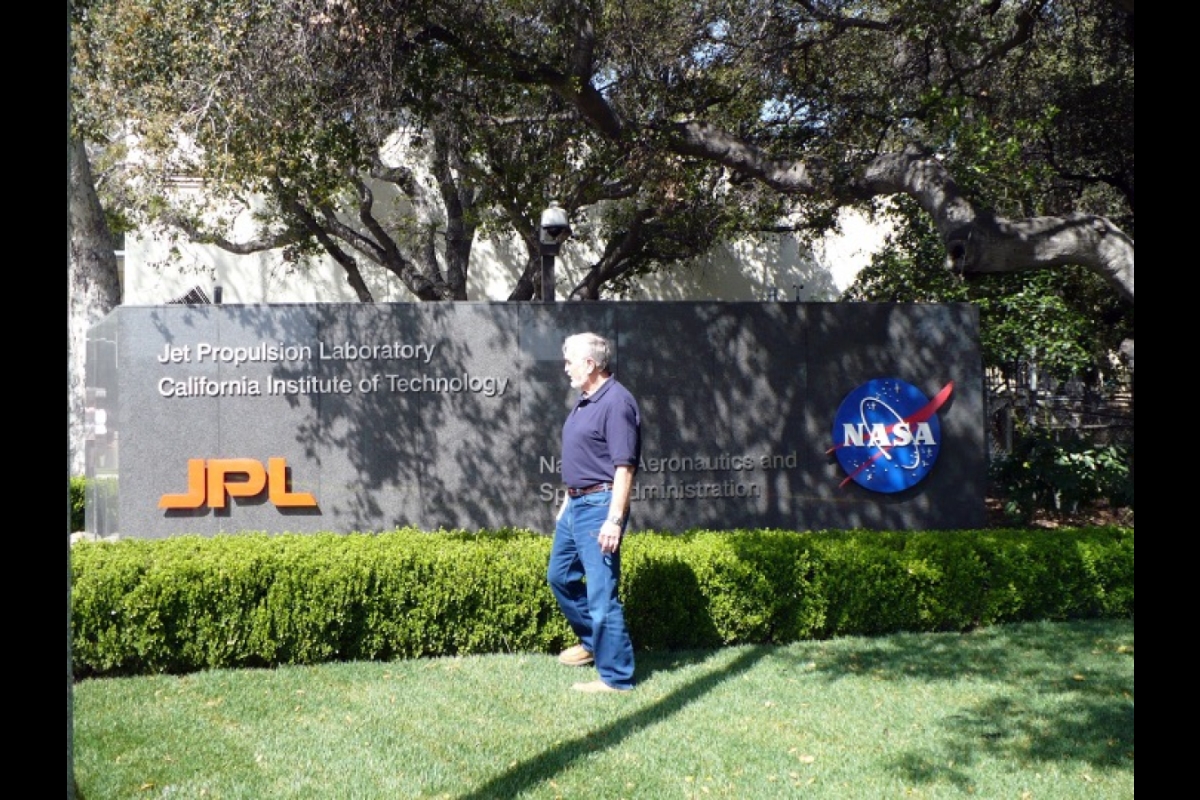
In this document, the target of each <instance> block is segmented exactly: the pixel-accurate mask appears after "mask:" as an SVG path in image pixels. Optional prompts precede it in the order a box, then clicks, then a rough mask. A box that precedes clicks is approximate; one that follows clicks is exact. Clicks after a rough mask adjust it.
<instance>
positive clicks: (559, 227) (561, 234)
mask: <svg viewBox="0 0 1200 800" xmlns="http://www.w3.org/2000/svg"><path fill="white" fill-rule="evenodd" d="M570 237H571V226H570V225H569V224H568V223H567V212H566V211H563V210H562V207H561V206H559V205H558V203H557V202H555V201H554V200H551V201H550V207H549V208H547V209H546V210H545V211H543V212H542V230H541V236H540V239H541V242H542V244H544V245H552V246H557V245H560V244H562V243H563V242H565V241H566V240H567V239H569V238H570Z"/></svg>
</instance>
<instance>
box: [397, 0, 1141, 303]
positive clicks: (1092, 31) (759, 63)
mask: <svg viewBox="0 0 1200 800" xmlns="http://www.w3.org/2000/svg"><path fill="white" fill-rule="evenodd" d="M515 5H516V6H518V7H520V8H522V9H525V10H526V13H527V15H526V16H520V15H517V14H513V13H508V12H509V9H511V8H513V7H514V4H510V3H494V4H482V5H480V4H470V5H469V7H468V6H467V5H459V4H454V3H450V4H442V5H441V6H439V9H438V11H437V12H436V13H435V12H430V18H429V22H427V23H426V24H425V25H424V26H417V25H414V26H412V27H410V30H412V31H413V32H412V34H411V37H410V40H411V41H413V42H416V41H421V40H425V39H433V40H436V41H437V42H439V43H441V44H443V45H445V46H446V47H448V48H451V49H454V50H457V51H458V52H459V53H460V54H464V55H465V54H467V53H470V54H471V56H472V59H471V61H470V64H471V65H472V67H473V68H474V69H475V70H476V71H477V72H478V73H480V74H487V75H491V76H506V77H507V78H508V79H509V80H512V81H515V82H517V83H520V84H524V85H535V86H543V87H547V88H549V89H551V90H552V91H554V92H555V93H556V94H558V96H560V97H561V98H563V100H564V101H565V102H566V103H567V104H569V105H570V106H571V107H572V108H574V109H575V110H576V112H577V113H578V114H579V116H580V118H581V119H583V120H585V121H586V122H587V123H588V124H589V125H590V126H591V127H592V128H593V129H594V130H596V131H598V132H600V133H601V135H603V136H604V137H606V138H608V139H610V140H613V141H621V142H625V143H627V145H628V146H631V147H638V146H645V147H648V148H650V149H651V150H652V151H654V152H669V153H674V154H677V155H682V156H687V157H693V158H698V159H703V160H707V161H710V162H712V163H716V164H720V165H723V166H724V167H726V168H728V169H729V170H730V171H731V172H732V173H733V174H736V175H739V176H744V177H747V178H751V179H754V180H757V181H759V182H761V183H763V184H765V185H767V186H769V187H771V188H773V189H774V190H776V191H778V192H779V193H781V194H783V195H786V196H789V197H802V198H827V199H829V200H830V201H831V202H834V203H847V204H849V203H861V202H866V201H869V200H872V199H875V198H879V197H884V196H891V195H905V196H907V197H910V198H911V199H912V200H913V201H914V202H915V203H916V204H917V205H918V206H919V207H920V208H921V209H922V210H923V211H924V213H925V214H926V215H928V217H929V218H930V220H931V222H932V224H933V226H934V228H935V230H936V231H937V233H938V236H939V238H940V239H941V242H942V245H943V250H944V259H943V263H944V265H945V266H946V267H947V268H949V270H950V271H952V272H954V273H957V274H964V275H970V274H980V273H1015V272H1023V271H1030V270H1043V269H1051V268H1055V269H1057V268H1065V267H1069V266H1081V267H1084V268H1086V269H1088V270H1090V271H1092V272H1094V273H1095V274H1096V275H1098V276H1100V277H1101V278H1103V279H1104V280H1105V281H1106V282H1107V283H1108V284H1109V286H1110V287H1111V288H1112V289H1113V290H1114V291H1115V292H1116V293H1117V294H1118V295H1119V296H1120V297H1121V298H1123V299H1125V300H1128V301H1129V302H1132V301H1133V297H1134V280H1133V277H1134V268H1133V264H1134V259H1133V252H1134V249H1133V239H1132V235H1131V232H1132V223H1133V188H1134V181H1133V147H1132V130H1133V127H1132V126H1133V48H1134V37H1133V20H1134V18H1133V7H1132V3H1113V2H1108V1H1107V0H1059V2H1051V1H1050V0H1030V1H1029V2H1006V1H1005V0H996V1H994V2H986V3H979V2H968V1H961V2H945V1H944V0H928V1H926V0H909V1H908V2H883V1H875V2H870V1H868V2H853V1H852V0H851V1H849V2H829V3H797V2H787V1H786V0H764V1H763V2H746V3H739V4H728V3H724V2H700V3H687V4H682V3H680V4H674V3H672V4H665V5H664V4H662V3H620V4H607V3H578V2H557V3H555V2H552V3H548V4H542V5H540V6H539V7H538V8H540V9H543V10H542V11H541V12H536V11H534V10H533V9H532V8H531V7H527V6H525V5H523V4H515ZM481 8H482V9H483V11H482V12H481V11H480V9H481ZM488 11H490V12H492V15H491V16H488V15H487V13H486V12H488ZM523 22H524V23H527V27H525V28H515V26H517V25H519V24H520V23H523ZM514 28H515V29H514ZM547 30H548V31H552V32H553V33H554V34H555V35H550V36H546V35H539V32H540V31H547ZM1097 132H1103V134H1104V135H1102V136H1097V135H1096V133H1097ZM1100 141H1108V142H1112V144H1111V145H1103V146H1097V145H1096V142H1100ZM991 145H1002V146H1003V147H1004V148H1005V151H1006V153H1007V155H1009V156H1010V157H1011V158H1012V159H1013V160H1016V161H1019V162H1020V164H1021V169H1022V172H1023V173H1026V174H1034V175H1038V176H1040V177H1041V179H1042V184H1041V186H1042V189H1041V191H1040V192H1039V193H1038V195H1037V196H1036V197H1030V196H1029V195H1028V194H1025V195H1020V196H1013V195H1009V194H1007V193H1006V191H1005V188H1006V187H1005V185H1004V181H1003V180H1001V178H1002V177H1003V176H1001V175H1000V174H998V173H992V174H991V175H984V176H978V175H976V172H975V171H976V169H977V167H978V166H980V164H981V163H986V161H987V160H988V159H990V158H991V157H992V154H991V153H990V152H989V151H987V150H986V147H988V146H991ZM981 159H982V160H983V161H982V162H981ZM981 177H982V178H988V180H983V179H980V178H981ZM972 192H974V195H972ZM1119 222H1120V223H1123V224H1124V225H1125V226H1126V228H1128V230H1126V229H1125V228H1123V227H1121V226H1120V225H1119V224H1118V223H1119Z"/></svg>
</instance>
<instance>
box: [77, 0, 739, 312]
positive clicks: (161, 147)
mask: <svg viewBox="0 0 1200 800" xmlns="http://www.w3.org/2000/svg"><path fill="white" fill-rule="evenodd" d="M82 17H83V22H82V23H81V28H82V29H83V30H85V31H86V34H87V35H86V37H84V40H83V42H82V43H81V45H80V46H79V47H78V48H77V49H76V58H77V62H78V66H77V72H78V73H79V74H80V75H81V76H82V80H81V88H80V91H79V94H78V97H79V101H80V102H81V103H82V104H85V106H86V108H87V109H88V111H89V114H90V115H91V119H92V120H93V123H94V124H93V127H94V129H95V130H100V131H102V130H115V129H121V130H123V132H125V134H126V135H127V137H128V139H129V140H131V141H133V142H134V143H135V144H136V148H137V150H136V157H132V154H129V153H122V152H117V153H115V154H116V155H117V156H121V157H123V158H124V165H125V167H124V168H125V170H126V178H125V181H124V183H123V187H124V192H125V193H124V194H123V196H121V197H119V198H118V199H119V202H120V203H121V205H122V207H123V208H125V209H126V210H127V212H128V213H130V214H131V215H133V216H135V217H136V218H137V219H138V220H139V221H141V222H142V223H143V224H149V223H153V224H157V225H159V226H160V229H162V230H171V231H175V232H182V233H183V234H184V235H186V236H187V237H188V238H190V239H191V240H193V241H200V242H209V243H213V244H216V245H218V246H220V247H222V248H224V249H226V250H228V251H230V252H235V253H250V252H256V251H259V250H263V249H273V248H285V254H286V255H287V257H288V258H289V259H290V260H291V261H292V263H294V264H295V265H296V266H297V267H301V268H302V267H303V266H304V264H305V263H306V259H308V258H311V257H313V256H315V255H318V254H325V255H328V256H331V257H332V258H333V259H334V260H335V261H336V262H337V263H338V264H339V265H341V267H342V268H343V270H344V273H345V275H346V279H347V280H348V281H349V283H350V285H351V286H353V287H354V289H355V291H356V293H357V295H358V297H359V298H360V299H361V300H363V301H370V300H372V299H373V293H372V290H371V288H370V286H369V281H368V279H367V275H366V274H365V273H364V271H363V265H364V264H372V265H375V266H376V267H379V268H382V269H383V270H386V271H387V272H390V273H391V274H393V275H395V276H397V277H399V278H400V280H401V281H402V282H403V284H404V285H405V286H406V287H407V288H408V289H409V290H410V291H411V292H412V294H413V295H414V296H415V297H416V298H417V299H420V300H463V299H466V297H467V281H468V278H469V276H468V268H469V263H470V250H471V245H472V243H473V242H474V240H475V234H476V232H477V231H478V232H484V233H489V232H490V233H495V232H497V231H502V230H507V231H515V232H516V233H517V234H518V236H519V237H520V238H521V239H522V240H523V241H524V243H525V246H526V250H527V253H528V258H527V268H526V269H525V271H524V274H523V275H522V276H521V277H520V279H519V280H518V282H517V284H516V286H514V288H513V291H512V293H511V294H510V299H513V300H522V299H529V298H531V297H533V296H535V294H536V293H538V290H539V289H540V286H538V281H539V279H540V270H539V269H538V265H539V263H540V257H539V250H538V243H537V240H536V230H537V219H538V216H539V215H540V212H541V209H542V208H543V207H544V205H545V204H546V203H547V201H548V200H549V199H551V198H553V199H558V200H560V201H561V202H562V203H563V204H564V205H565V206H566V207H567V208H568V209H569V210H572V211H573V210H576V209H580V208H584V207H590V206H594V205H596V204H598V203H601V202H604V201H619V202H618V204H617V206H616V207H614V208H612V209H610V210H609V212H608V213H606V214H605V215H603V216H600V215H591V216H592V218H594V219H596V220H598V224H597V226H596V230H597V231H598V232H600V233H601V235H604V236H608V237H611V240H610V241H609V246H608V247H607V248H606V253H605V256H604V257H603V258H602V259H601V260H600V261H599V262H598V263H597V264H596V265H594V266H593V267H592V269H591V270H590V271H589V274H588V275H587V276H586V277H585V279H584V280H583V281H581V282H580V284H579V286H577V287H573V288H572V289H571V290H570V291H571V294H572V296H575V297H579V298H586V299H596V298H598V297H599V296H600V293H601V291H602V289H603V287H605V286H606V285H607V284H610V283H613V284H614V285H615V284H617V283H619V282H620V281H628V280H630V279H631V278H632V276H635V275H636V274H638V273H639V271H645V270H653V269H656V268H659V266H660V265H661V264H662V263H663V262H664V254H666V253H669V255H670V256H671V257H672V258H675V259H678V258H680V257H686V256H687V255H689V254H693V253H697V252H701V251H703V250H705V249H707V248H708V247H709V246H711V243H712V241H713V240H714V237H715V236H718V235H720V234H721V232H722V231H724V230H727V229H728V228H729V227H730V226H731V225H732V224H735V222H736V221H737V220H742V219H745V218H746V216H747V213H748V212H747V209H748V208H749V206H747V205H746V204H744V203H743V204H740V205H739V204H734V203H731V202H725V203H717V202H714V198H715V197H719V196H722V195H714V194H713V193H712V192H705V193H703V194H698V193H697V192H696V191H694V187H695V186H697V185H701V186H703V185H706V183H711V182H712V172H713V169H712V168H711V167H705V166H701V167H698V168H696V167H693V168H690V169H689V168H683V169H678V170H673V171H667V170H665V169H663V167H662V165H661V164H658V163H657V161H656V160H650V159H646V158H645V157H644V154H643V153H641V152H640V151H629V150H628V149H627V148H624V147H623V146H622V145H621V144H620V143H612V142H606V141H605V140H604V139H603V138H602V137H598V136H596V135H595V133H594V132H592V131H591V130H590V129H588V128H587V127H586V126H584V125H582V124H581V123H580V121H579V120H578V118H577V117H575V116H573V115H571V114H569V113H565V112H567V111H569V109H566V108H565V107H564V105H563V103H562V100H561V98H558V97H557V96H556V95H555V94H554V93H552V92H549V91H540V90H532V91H531V90H530V89H529V88H527V87H521V86H516V85H514V84H512V83H511V82H506V81H504V80H498V79H494V78H491V77H489V76H486V75H478V74H472V71H471V69H470V68H469V66H468V65H466V64H464V63H462V59H461V57H460V56H459V55H457V54H455V53H454V52H453V51H446V50H445V48H437V47H433V46H429V45H427V44H414V43H411V42H408V41H406V40H405V39H404V34H405V32H406V30H407V28H406V27H405V23H406V21H407V20H406V19H404V18H401V17H397V16H396V10H395V7H391V6H387V7H384V6H375V5H373V4H370V3H367V4H350V3H342V2H304V1H303V0H302V1H301V2H291V3H286V2H285V3H277V4H274V5H271V6H269V7H264V6H262V5H261V4H255V3H249V2H242V1H241V0H229V1H228V2H210V3H205V4H202V5H199V6H198V5H197V4H195V3H191V2H182V1H181V2H166V3H160V2H149V0H112V2H108V1H106V0H97V2H93V3H90V4H89V5H88V7H87V13H86V14H84V15H82ZM180 176H194V177H195V178H198V179H199V180H201V181H203V184H204V186H205V189H206V191H205V194H204V195H203V196H202V197H201V198H200V199H199V200H198V201H195V202H190V203H189V201H188V199H187V198H186V197H184V196H183V195H182V194H181V193H180V192H179V191H178V178H179V177H180ZM685 185H686V186H687V188H686V190H685V188H684V187H685ZM743 194H744V193H743ZM685 198H686V200H685ZM214 202H219V203H223V204H224V208H226V209H228V212H229V213H225V214H214V212H213V207H214V205H213V204H214ZM697 202H698V203H700V204H701V206H702V207H704V208H705V209H706V210H707V214H706V217H707V218H706V219H704V220H703V224H700V220H699V218H695V217H693V218H692V220H690V221H689V222H687V223H681V222H678V221H677V220H678V219H679V218H680V217H681V216H682V215H685V214H688V213H689V212H690V211H691V210H692V209H693V208H694V207H695V205H694V204H695V203H697ZM247 208H254V209H255V213H256V215H257V218H258V219H259V221H260V223H261V224H260V227H259V231H260V234H259V235H257V236H255V237H253V238H251V239H248V240H247V239H242V240H236V241H235V240H234V239H232V238H231V237H229V236H228V235H227V233H226V231H228V230H229V228H230V224H231V219H232V214H233V213H236V212H243V211H244V210H245V209H247ZM723 209H728V212H727V213H724V215H722V210H723ZM714 215H715V216H714ZM673 220H676V221H673ZM714 220H715V221H714ZM668 232H669V233H670V234H671V235H669V236H668V235H666V234H667V233H668ZM647 234H650V235H647ZM668 242H669V243H671V244H672V247H671V248H670V249H669V250H668V248H667V246H666V245H667V243H668Z"/></svg>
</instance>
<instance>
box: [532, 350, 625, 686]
mask: <svg viewBox="0 0 1200 800" xmlns="http://www.w3.org/2000/svg"><path fill="white" fill-rule="evenodd" d="M562 351H563V360H564V362H565V369H566V373H567V376H568V377H569V378H570V381H571V386H572V387H574V388H576V389H578V390H579V392H580V394H579V398H578V400H577V401H576V403H575V405H574V407H573V408H572V409H571V412H570V413H569V414H568V415H567V419H566V422H565V423H564V424H563V430H562V478H563V483H564V484H565V485H566V496H565V497H564V498H563V504H562V506H561V507H560V508H559V511H558V522H557V524H556V525H555V530H554V544H553V546H552V548H551V551H550V564H549V567H548V569H547V573H546V575H547V580H548V581H549V583H550V589H551V591H553V592H554V597H555V598H556V599H557V600H558V605H559V607H560V608H561V609H562V612H563V615H564V616H565V617H566V618H567V622H568V623H569V624H570V626H571V629H572V630H573V631H574V632H575V635H576V636H577V637H578V638H579V643H578V644H576V645H574V646H572V647H569V648H567V649H566V650H564V651H563V652H562V653H561V654H559V657H558V660H559V661H560V662H562V663H563V664H567V665H568V666H585V665H587V664H595V666H596V671H597V672H598V673H599V679H597V680H593V681H587V682H582V683H576V684H575V685H574V686H573V687H572V688H574V689H575V690H577V691H581V692H588V693H594V692H623V691H628V690H630V689H632V688H633V642H632V641H631V640H630V638H629V631H628V629H627V628H626V626H625V610H624V606H623V605H622V604H621V599H620V596H619V591H618V590H619V584H620V579H621V538H622V537H623V536H624V534H625V528H626V525H627V524H628V522H629V500H630V496H631V494H632V491H633V477H634V474H635V473H636V472H637V465H638V461H639V460H640V458H641V414H640V412H639V411H638V404H637V401H636V400H635V399H634V397H633V395H632V394H630V393H629V390H628V389H626V388H625V387H624V386H623V385H621V383H620V382H618V381H617V379H616V378H615V377H613V374H612V371H611V370H610V369H609V362H610V360H611V358H612V345H611V344H610V343H609V341H608V340H607V339H605V338H604V337H602V336H598V335H597V334H594V333H578V334H575V335H573V336H568V337H567V338H566V340H565V341H564V342H563V349H562Z"/></svg>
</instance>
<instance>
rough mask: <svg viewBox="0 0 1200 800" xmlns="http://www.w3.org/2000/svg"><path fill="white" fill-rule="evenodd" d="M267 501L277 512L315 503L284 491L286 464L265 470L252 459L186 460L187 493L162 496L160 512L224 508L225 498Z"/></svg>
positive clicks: (277, 462) (275, 461)
mask: <svg viewBox="0 0 1200 800" xmlns="http://www.w3.org/2000/svg"><path fill="white" fill-rule="evenodd" d="M263 489H268V494H267V497H268V498H269V499H270V501H271V502H272V503H274V504H275V505H276V506H278V507H280V508H298V507H312V506H316V505H317V499H316V498H315V497H314V496H313V495H312V494H310V493H308V492H291V491H288V487H287V460H286V459H283V458H269V459H267V468H266V469H263V465H262V462H260V461H256V460H255V459H253V458H210V459H208V460H207V461H205V460H204V459H203V458H191V459H188V482H187V491H186V492H184V493H183V494H164V495H163V496H162V497H161V498H159V501H158V507H159V508H200V507H201V506H203V505H204V504H205V503H206V502H207V503H208V506H209V507H210V508H224V507H225V504H226V498H227V497H257V496H258V495H259V494H261V493H262V491H263Z"/></svg>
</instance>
